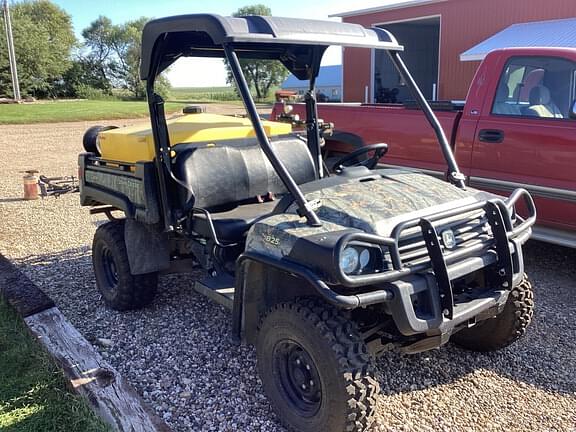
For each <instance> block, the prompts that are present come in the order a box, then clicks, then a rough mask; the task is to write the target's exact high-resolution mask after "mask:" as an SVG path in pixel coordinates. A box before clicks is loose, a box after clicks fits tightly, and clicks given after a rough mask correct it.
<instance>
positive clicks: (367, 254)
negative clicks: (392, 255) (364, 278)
mask: <svg viewBox="0 0 576 432" xmlns="http://www.w3.org/2000/svg"><path fill="white" fill-rule="evenodd" d="M382 260H383V255H382V251H381V250H380V249H379V248H375V247H363V246H360V245H353V246H346V247H345V248H344V250H343V251H342V253H341V254H340V269H342V272H343V273H344V274H347V275H350V274H362V273H366V272H368V273H372V272H379V271H381V270H382V269H383V268H382V266H381V263H382Z"/></svg>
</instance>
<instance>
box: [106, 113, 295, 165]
mask: <svg viewBox="0 0 576 432" xmlns="http://www.w3.org/2000/svg"><path fill="white" fill-rule="evenodd" d="M262 123H263V125H264V130H265V131H266V135H268V136H269V137H271V136H277V135H285V134H289V133H290V132H291V131H292V126H291V125H290V124H288V123H277V122H270V121H263V122H262ZM167 124H168V131H169V135H170V144H171V145H172V146H173V147H174V146H177V145H178V144H182V143H194V142H208V143H209V142H212V141H219V140H228V139H237V138H249V137H253V136H255V134H254V129H253V128H252V123H251V122H250V120H249V119H247V118H244V117H233V116H225V115H218V114H205V113H199V114H188V115H183V116H181V117H178V118H175V119H171V120H168V121H167ZM98 142H99V147H100V153H101V155H102V158H104V159H108V160H115V161H121V162H128V163H135V162H138V161H151V160H153V159H154V138H153V137H152V129H151V128H150V126H149V125H147V124H142V125H136V126H128V127H123V128H118V129H111V130H107V131H102V132H100V133H99V134H98Z"/></svg>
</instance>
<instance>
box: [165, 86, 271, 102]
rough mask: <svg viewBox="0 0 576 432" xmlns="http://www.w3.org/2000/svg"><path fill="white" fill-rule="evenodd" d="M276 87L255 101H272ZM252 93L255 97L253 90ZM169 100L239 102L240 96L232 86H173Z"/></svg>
mask: <svg viewBox="0 0 576 432" xmlns="http://www.w3.org/2000/svg"><path fill="white" fill-rule="evenodd" d="M276 90H277V88H276V87H274V88H271V89H270V91H269V92H268V97H266V98H265V99H264V100H262V101H257V102H268V103H270V102H274V93H275V92H276ZM252 95H253V96H254V97H256V95H255V93H254V91H252ZM168 99H169V100H170V101H178V102H187V103H196V102H203V103H210V102H231V103H240V97H239V96H238V95H237V94H236V91H235V90H234V87H229V86H225V87H173V88H172V89H171V90H170V97H169V98H168Z"/></svg>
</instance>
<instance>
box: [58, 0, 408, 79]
mask: <svg viewBox="0 0 576 432" xmlns="http://www.w3.org/2000/svg"><path fill="white" fill-rule="evenodd" d="M52 1H53V2H54V3H56V4H58V5H59V6H60V7H62V8H63V9H64V10H66V12H68V13H69V14H70V15H71V16H72V23H73V25H74V31H75V32H76V35H77V37H78V39H79V40H82V36H81V33H82V30H83V29H84V28H86V27H88V25H89V24H90V22H92V21H93V20H95V19H96V18H97V17H98V16H99V15H104V16H107V17H108V18H110V19H111V20H112V22H113V23H115V24H121V23H123V22H125V21H128V20H131V19H136V18H139V17H141V16H146V17H150V18H160V17H165V16H170V15H180V14H189V13H216V14H220V15H231V14H232V13H234V12H235V11H236V10H238V9H239V8H241V7H243V6H247V5H251V4H255V3H263V4H265V5H266V6H268V7H270V9H272V14H273V15H276V16H285V17H294V18H309V19H320V20H322V19H324V20H326V19H332V20H339V18H329V17H328V16H329V15H331V14H336V13H339V12H345V11H350V10H358V9H365V8H371V7H377V6H384V5H387V4H392V3H398V2H400V1H405V0H355V1H350V0H316V1H311V0H212V1H211V2H207V1H200V0H90V1H87V0H52ZM341 57H342V56H341V50H340V48H338V47H331V48H330V49H328V51H327V52H326V54H325V55H324V58H323V61H322V64H323V65H333V64H340V63H341V61H342V59H341ZM168 79H169V80H170V83H171V84H172V86H174V87H210V86H223V85H226V72H225V70H224V66H223V64H222V60H220V59H199V58H185V59H180V60H178V61H177V62H176V63H175V64H174V65H173V66H172V67H171V68H170V70H169V72H168Z"/></svg>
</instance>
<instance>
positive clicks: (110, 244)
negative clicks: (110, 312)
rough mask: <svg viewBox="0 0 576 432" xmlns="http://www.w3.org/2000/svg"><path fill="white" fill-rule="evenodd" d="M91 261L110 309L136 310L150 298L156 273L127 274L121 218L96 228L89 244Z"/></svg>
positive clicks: (128, 272) (153, 292) (99, 286)
mask: <svg viewBox="0 0 576 432" xmlns="http://www.w3.org/2000/svg"><path fill="white" fill-rule="evenodd" d="M92 264H93V266H94V274H95V276H96V285H97V287H98V290H99V291H100V293H101V294H102V298H103V299H104V302H105V303H106V305H108V306H109V307H111V308H112V309H116V310H120V311H123V310H129V309H139V308H142V307H144V306H147V305H148V304H150V303H151V302H152V300H154V296H155V295H156V288H157V286H158V273H147V274H142V275H133V274H131V273H130V264H129V262H128V255H127V253H126V245H125V243H124V221H120V220H119V221H111V222H108V223H105V224H104V225H101V226H99V227H98V229H97V230H96V233H95V234H94V241H93V243H92Z"/></svg>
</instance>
